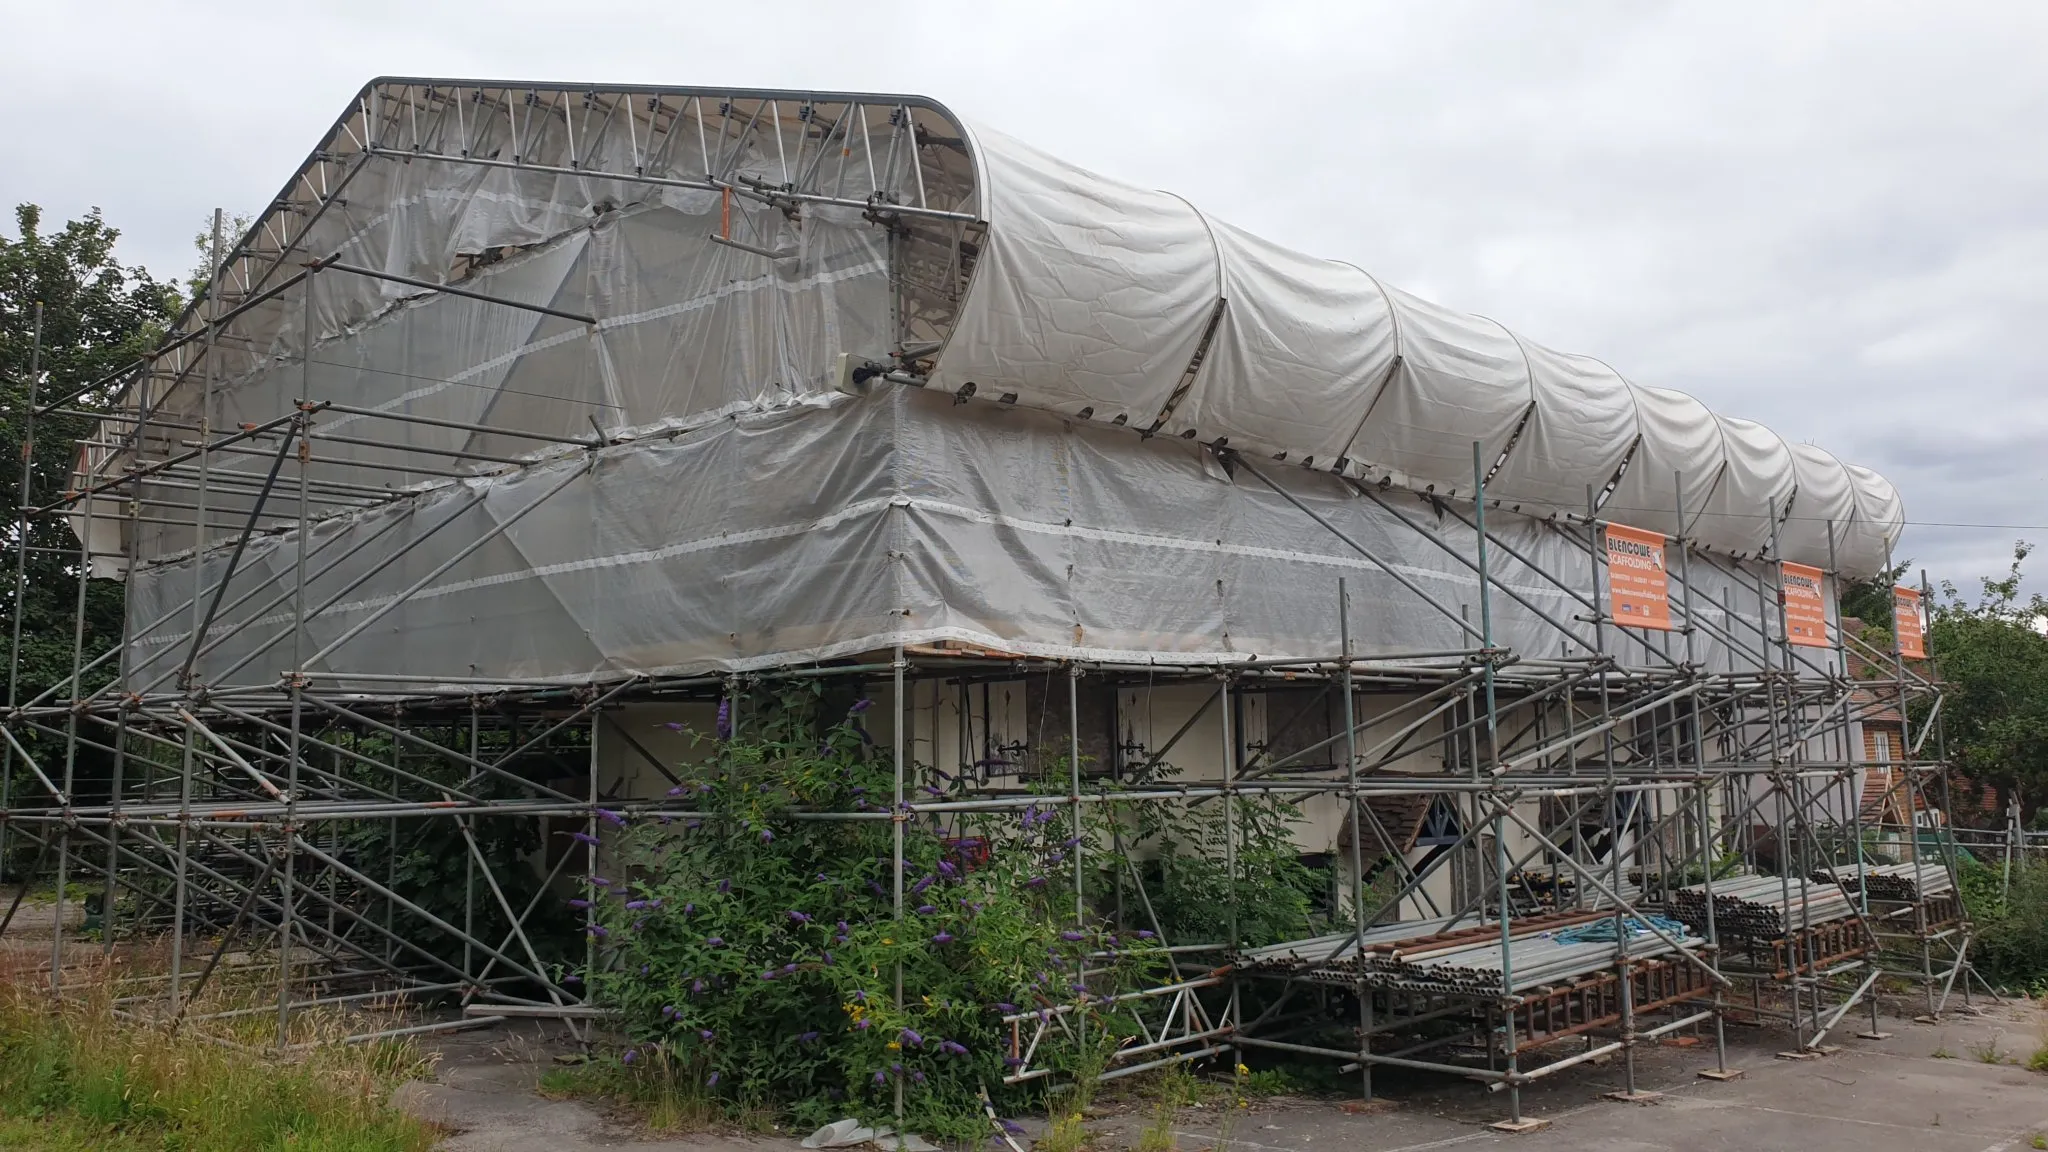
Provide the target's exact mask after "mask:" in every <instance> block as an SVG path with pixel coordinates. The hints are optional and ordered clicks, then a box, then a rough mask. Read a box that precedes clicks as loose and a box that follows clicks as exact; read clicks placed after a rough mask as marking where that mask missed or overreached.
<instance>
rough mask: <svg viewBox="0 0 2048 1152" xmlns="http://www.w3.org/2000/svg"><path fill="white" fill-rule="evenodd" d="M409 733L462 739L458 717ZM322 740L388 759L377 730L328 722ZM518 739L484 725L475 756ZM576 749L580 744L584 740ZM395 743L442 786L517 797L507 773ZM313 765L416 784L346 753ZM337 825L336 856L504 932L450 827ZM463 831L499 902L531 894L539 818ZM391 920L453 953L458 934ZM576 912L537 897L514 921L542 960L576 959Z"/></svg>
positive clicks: (403, 915) (455, 956)
mask: <svg viewBox="0 0 2048 1152" xmlns="http://www.w3.org/2000/svg"><path fill="white" fill-rule="evenodd" d="M412 734H413V735H415V736H419V737H423V738H425V739H428V740H431V741H434V742H436V743H438V744H441V745H443V746H445V747H448V748H452V749H458V750H461V749H465V748H466V747H467V738H468V732H467V728H466V726H465V725H459V724H458V725H452V726H450V727H446V728H436V727H433V726H426V725H416V726H414V727H413V729H412ZM322 739H323V740H325V741H328V742H339V743H341V744H343V745H346V746H347V747H349V748H350V749H351V750H352V751H354V752H355V753H356V754H357V755H360V756H363V757H365V758H367V759H369V760H373V761H377V762H379V763H388V762H390V761H391V760H392V757H393V752H394V749H393V747H392V741H391V740H390V739H389V738H387V737H384V736H364V735H362V734H360V733H356V732H343V731H340V730H329V731H327V732H326V733H324V735H322ZM523 739H524V737H523V736H522V735H521V734H519V733H517V732H506V731H502V730H491V731H486V732H485V733H483V735H482V736H481V738H480V743H479V745H478V755H479V757H480V758H482V759H485V760H496V759H498V758H499V757H501V756H503V755H505V754H506V753H507V752H509V751H510V750H511V748H512V747H513V746H514V745H515V744H516V743H520V742H523ZM580 747H581V748H587V747H588V745H587V744H584V745H581V746H580ZM398 751H399V753H400V759H399V761H398V762H399V764H400V765H401V766H402V767H403V769H404V770H405V771H406V772H407V773H408V774H410V775H413V776H417V777H420V778H422V779H426V780H432V781H434V782H436V783H439V784H444V785H446V786H448V787H449V788H452V789H456V790H459V791H461V792H464V793H467V794H468V795H471V796H475V797H477V798H479V799H484V800H504V799H517V798H520V797H521V796H523V795H525V793H523V792H522V791H521V790H520V789H519V787H518V785H516V784H513V783H512V782H510V781H508V780H505V779H503V778H501V777H498V776H492V775H486V774H484V773H480V772H473V771H472V770H471V769H470V768H469V767H468V766H467V765H464V764H462V763H460V762H457V761H455V760H451V759H449V758H447V757H444V756H438V755H435V754H433V753H431V752H427V753H424V754H423V753H422V752H421V751H419V750H417V749H415V748H411V747H405V748H401V749H399V750H398ZM315 755H318V753H317V752H316V753H315ZM575 755H576V756H577V758H578V759H580V760H586V761H587V759H588V753H587V751H577V752H576V753H575ZM323 767H325V768H327V769H328V770H329V771H332V772H334V773H335V774H337V775H341V776H345V777H348V778H349V779H351V780H354V781H357V782H358V783H360V784H362V785H364V786H366V787H370V788H386V789H391V790H393V791H398V790H399V789H411V788H417V787H418V785H417V784H415V783H410V782H406V783H400V784H398V785H397V786H395V787H394V785H393V782H392V779H391V776H390V775H389V774H388V773H384V772H380V771H378V770H377V769H376V768H374V767H372V766H370V765H368V764H364V763H363V762H362V761H359V760H353V759H349V758H347V757H342V756H330V757H328V763H327V764H325V765H323ZM338 827H339V828H340V829H341V846H342V848H343V849H344V856H345V858H347V859H349V860H351V861H352V862H354V863H355V864H356V866H358V867H360V868H362V869H363V870H364V871H365V872H367V873H368V874H369V875H370V876H371V877H372V878H373V879H375V880H377V881H378V882H379V883H385V884H388V886H389V887H390V888H391V889H392V890H393V891H395V892H397V893H398V894H399V895H401V896H403V897H404V898H405V899H407V900H410V901H412V902H413V903H414V904H417V905H419V906H420V907H421V908H423V909H425V910H426V911H428V912H430V913H432V914H433V915H435V916H436V917H438V918H440V919H441V920H443V921H446V922H447V923H449V924H451V925H454V926H456V927H461V926H463V924H464V922H465V919H466V918H467V920H468V922H469V923H470V924H471V925H473V927H474V930H475V935H476V936H477V937H478V938H479V939H483V940H489V941H492V942H496V941H500V940H504V939H506V938H507V937H508V936H509V934H510V933H511V930H512V921H511V918H510V917H508V916H506V915H505V912H504V908H503V905H501V904H500V903H499V902H498V899H497V897H496V895H494V894H493V892H492V890H491V886H490V883H489V881H488V880H487V879H486V878H485V875H484V871H485V870H484V869H483V868H482V867H481V866H478V867H477V869H476V871H475V877H474V881H473V882H472V879H471V863H470V862H471V854H470V850H469V845H468V843H467V842H466V841H465V839H464V837H463V836H462V833H461V831H460V830H459V829H457V828H454V827H450V826H449V825H447V824H444V823H440V822H436V821H418V820H357V821H349V822H347V823H345V824H340V825H338ZM469 829H470V835H471V836H473V837H474V838H475V840H476V843H477V851H478V853H479V854H481V855H482V856H483V858H484V860H485V861H487V862H488V863H489V865H490V867H489V872H490V877H491V878H492V879H495V880H496V881H497V888H498V891H499V892H502V893H503V894H504V896H505V902H506V903H508V904H510V905H511V906H512V907H513V908H514V909H515V910H523V909H525V908H526V907H527V906H528V904H529V903H531V902H532V901H533V899H534V897H535V896H536V895H538V894H539V893H540V891H541V887H542V882H543V881H544V880H545V879H546V877H545V876H544V875H543V874H542V873H541V872H539V871H537V870H536V869H535V868H534V866H533V863H532V859H533V855H534V853H536V852H537V851H538V850H539V849H540V848H541V846H542V844H541V834H540V826H539V824H538V823H537V822H536V821H535V820H533V819H532V818H530V817H522V816H510V817H504V816H500V817H491V816H483V817H472V818H470V819H469ZM364 902H365V903H366V905H367V906H368V907H369V908H371V909H372V910H373V911H374V910H380V909H381V906H382V901H381V898H379V897H376V896H374V895H369V896H365V897H364ZM393 919H394V924H395V925H397V927H398V931H399V934H400V935H402V936H404V937H405V938H406V939H407V940H409V941H411V942H412V943H414V944H417V945H419V946H420V947H422V948H425V949H426V950H428V951H430V952H433V953H434V954H435V955H437V956H440V957H441V958H442V959H444V960H449V961H459V960H460V959H461V958H462V955H463V943H462V940H461V938H460V937H458V936H454V935H451V934H449V933H446V932H443V931H442V930H440V929H439V928H436V927H434V926H433V925H432V924H431V923H429V922H427V921H425V920H423V919H421V918H419V917H417V916H414V915H412V914H411V913H410V912H409V911H407V910H405V909H403V908H400V909H399V910H398V911H397V912H396V913H395V914H394V917H393ZM580 920H581V917H577V916H572V915H570V913H569V910H568V909H566V908H564V907H563V906H562V904H561V902H560V901H550V900H546V899H543V900H542V901H541V902H540V903H539V904H538V905H536V906H535V907H534V910H533V913H532V915H530V916H528V917H527V918H526V920H525V922H524V928H525V932H526V936H527V939H528V940H529V941H531V942H532V944H533V946H534V948H535V950H536V951H537V952H538V953H539V955H540V958H541V961H542V963H544V964H546V963H553V962H556V961H560V960H565V959H569V958H570V957H571V953H572V951H573V954H574V956H575V958H577V959H580V958H581V955H582V949H581V948H580V946H579V945H580V941H578V940H577V939H576V934H577V930H578V925H579V922H580ZM380 922H381V921H380ZM512 954H513V955H516V956H518V957H519V958H520V959H521V960H524V959H525V949H524V948H523V947H519V946H516V945H515V947H514V949H513V950H512Z"/></svg>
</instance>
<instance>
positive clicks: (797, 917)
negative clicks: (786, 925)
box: [789, 909, 811, 924]
mask: <svg viewBox="0 0 2048 1152" xmlns="http://www.w3.org/2000/svg"><path fill="white" fill-rule="evenodd" d="M789 918H790V919H791V920H793V921H795V922H796V923H798V924H809V923H810V922H811V914H810V913H809V912H798V911H796V910H795V909H791V910H790V913H789Z"/></svg>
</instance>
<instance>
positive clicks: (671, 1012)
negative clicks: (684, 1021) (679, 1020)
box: [661, 1004, 676, 1020]
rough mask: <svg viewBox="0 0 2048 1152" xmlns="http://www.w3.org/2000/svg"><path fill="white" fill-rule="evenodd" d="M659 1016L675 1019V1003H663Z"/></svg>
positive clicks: (664, 1018)
mask: <svg viewBox="0 0 2048 1152" xmlns="http://www.w3.org/2000/svg"><path fill="white" fill-rule="evenodd" d="M661 1018H662V1019H663V1020H673V1019H675V1018H676V1006H675V1005H673V1004H663V1005H662V1006H661Z"/></svg>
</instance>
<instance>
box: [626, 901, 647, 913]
mask: <svg viewBox="0 0 2048 1152" xmlns="http://www.w3.org/2000/svg"><path fill="white" fill-rule="evenodd" d="M645 907H647V901H645V900H628V901H626V911H628V912H638V911H639V910H641V909H642V908H645Z"/></svg>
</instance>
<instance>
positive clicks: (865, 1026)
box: [853, 1019, 873, 1032]
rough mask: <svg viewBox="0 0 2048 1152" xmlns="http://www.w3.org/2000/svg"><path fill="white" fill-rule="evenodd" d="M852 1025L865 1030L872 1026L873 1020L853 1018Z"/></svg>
mask: <svg viewBox="0 0 2048 1152" xmlns="http://www.w3.org/2000/svg"><path fill="white" fill-rule="evenodd" d="M853 1026H854V1027H855V1028H858V1029H860V1030H861V1031H862V1032H865V1031H867V1030H868V1029H869V1028H870V1027H873V1022H872V1021H869V1020H865V1019H862V1020H855V1021H854V1022H853Z"/></svg>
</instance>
